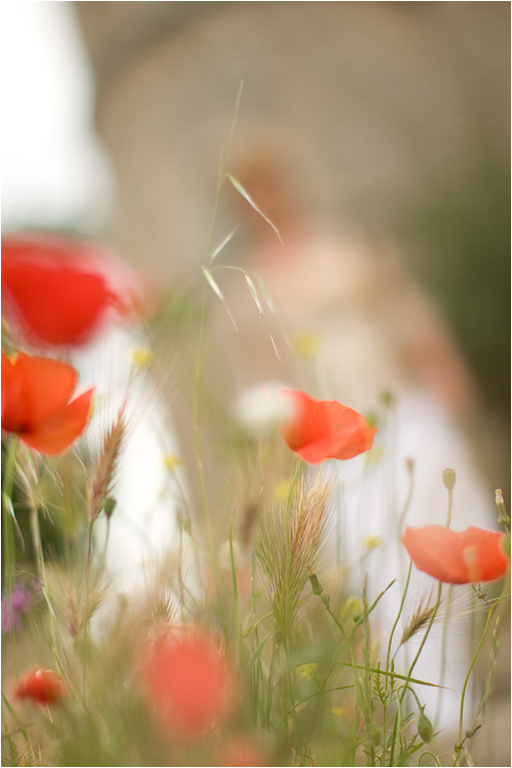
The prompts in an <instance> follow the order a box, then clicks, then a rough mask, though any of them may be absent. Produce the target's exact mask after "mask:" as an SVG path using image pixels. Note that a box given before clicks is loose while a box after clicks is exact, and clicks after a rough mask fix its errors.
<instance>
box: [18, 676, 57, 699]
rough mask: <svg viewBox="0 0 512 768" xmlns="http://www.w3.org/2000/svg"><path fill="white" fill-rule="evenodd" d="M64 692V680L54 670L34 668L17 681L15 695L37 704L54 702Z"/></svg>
mask: <svg viewBox="0 0 512 768" xmlns="http://www.w3.org/2000/svg"><path fill="white" fill-rule="evenodd" d="M65 693H66V685H65V683H64V680H63V679H62V677H61V676H60V675H58V674H57V673H56V672H52V671H51V670H48V669H35V670H33V671H32V672H29V673H28V675H26V676H25V677H24V678H23V679H22V680H20V681H19V683H18V686H17V688H16V696H17V697H18V698H19V699H29V700H30V701H33V702H37V703H38V704H56V703H57V702H58V701H60V699H62V697H63V696H64V695H65Z"/></svg>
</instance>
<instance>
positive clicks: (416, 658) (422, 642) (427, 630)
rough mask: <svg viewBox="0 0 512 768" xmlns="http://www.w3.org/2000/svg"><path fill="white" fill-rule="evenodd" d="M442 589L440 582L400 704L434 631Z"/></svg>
mask: <svg viewBox="0 0 512 768" xmlns="http://www.w3.org/2000/svg"><path fill="white" fill-rule="evenodd" d="M442 588H443V583H442V582H441V581H440V582H439V587H438V589H437V600H436V603H435V605H434V610H433V611H432V615H431V617H430V621H429V623H428V626H427V629H426V631H425V634H424V635H423V638H422V641H421V643H420V647H419V648H418V650H417V652H416V656H415V657H414V659H413V661H412V664H411V666H410V668H409V672H408V673H407V679H406V681H405V685H404V687H403V690H402V694H401V696H400V702H402V701H403V699H404V696H405V694H406V692H407V688H408V686H409V683H410V681H411V677H412V673H413V670H414V667H415V666H416V662H417V661H418V659H419V657H420V654H421V652H422V650H423V648H424V646H425V643H426V642H427V637H428V636H429V634H430V630H431V629H432V625H433V623H434V619H435V617H436V615H437V611H438V610H439V606H440V604H441V591H442Z"/></svg>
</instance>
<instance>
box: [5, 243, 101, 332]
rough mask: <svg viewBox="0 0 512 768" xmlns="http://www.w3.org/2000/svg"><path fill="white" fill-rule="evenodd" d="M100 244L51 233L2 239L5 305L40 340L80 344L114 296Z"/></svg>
mask: <svg viewBox="0 0 512 768" xmlns="http://www.w3.org/2000/svg"><path fill="white" fill-rule="evenodd" d="M97 259H98V249H96V248H92V247H91V246H89V245H88V244H86V243H79V242H75V241H72V240H66V239H60V238H55V237H49V236H41V235H38V236H15V235H14V236H10V237H5V238H3V239H2V293H3V300H4V309H5V311H6V312H7V316H9V315H11V316H12V317H13V318H14V319H15V320H16V322H17V323H18V324H19V326H20V327H21V329H22V331H23V333H24V334H25V335H26V336H27V337H28V338H29V339H30V340H33V341H36V342H39V343H41V342H42V343H47V344H55V345H72V344H80V343H83V342H85V341H87V340H88V339H89V338H90V337H91V335H92V334H93V333H94V332H95V331H96V330H97V328H98V326H99V324H100V323H101V321H102V319H103V316H104V314H105V313H106V311H107V310H108V309H109V307H110V306H112V305H113V303H114V300H115V296H114V294H113V292H112V290H111V288H110V285H109V283H108V281H107V279H106V278H105V276H104V275H103V274H102V272H101V270H100V269H99V267H98V264H97Z"/></svg>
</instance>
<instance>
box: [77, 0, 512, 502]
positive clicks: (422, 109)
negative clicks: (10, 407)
mask: <svg viewBox="0 0 512 768" xmlns="http://www.w3.org/2000/svg"><path fill="white" fill-rule="evenodd" d="M74 7H75V9H76V12H77V14H78V17H79V20H80V23H81V28H82V31H83V36H84V40H85V42H86V45H87V47H88V49H89V51H90V55H91V60H92V63H93V66H94V70H95V73H96V81H97V125H98V129H99V132H100V135H101V137H102V139H103V141H104V142H105V144H106V146H107V149H108V151H109V154H110V156H111V158H112V161H113V165H114V171H115V177H116V183H117V196H116V206H115V214H114V217H113V220H112V222H111V230H110V232H109V233H108V237H110V239H111V240H112V241H113V242H114V243H115V244H116V245H117V246H118V247H119V248H120V249H121V250H122V251H123V252H124V253H125V254H126V255H127V256H128V257H129V258H130V259H131V260H132V261H133V262H134V263H136V264H137V265H138V266H139V267H140V266H144V267H146V268H148V269H153V271H156V272H157V273H158V275H159V280H163V279H166V278H171V277H172V278H173V280H177V279H179V278H180V277H181V278H183V277H186V278H187V279H192V280H194V281H200V280H201V279H202V278H201V274H200V271H199V270H198V268H197V267H198V264H199V263H201V262H203V261H204V259H205V254H206V248H207V243H208V238H209V231H210V224H211V218H212V212H213V208H214V200H215V188H216V183H217V174H218V168H219V160H220V152H221V147H222V146H225V145H226V141H227V137H228V135H229V130H230V125H231V122H232V120H233V113H234V108H235V102H236V96H237V92H238V89H239V84H240V81H241V80H243V82H244V85H243V94H242V102H241V106H240V110H239V114H238V119H237V124H236V130H235V137H234V144H233V156H234V159H235V167H236V158H237V157H242V158H243V157H244V153H245V154H247V153H249V154H250V153H251V150H252V149H254V147H255V146H262V145H264V144H265V142H269V145H270V146H271V147H272V150H271V151H272V152H273V154H274V156H277V157H278V158H279V156H280V154H282V159H283V163H284V168H287V167H288V168H291V169H292V170H293V173H294V174H295V177H296V182H295V185H296V188H297V189H300V195H301V199H302V205H303V206H304V209H305V210H306V211H307V213H308V214H309V215H315V214H321V215H322V216H323V217H324V218H325V219H326V220H330V221H331V222H333V223H335V224H340V223H341V224H343V222H345V221H347V222H354V223H355V224H356V225H358V226H360V227H361V228H362V229H363V230H364V231H366V232H370V233H372V232H373V233H378V234H385V235H392V236H394V237H395V238H396V239H398V241H399V243H400V245H401V250H402V253H403V255H404V257H405V258H406V259H407V260H408V263H409V266H410V268H411V269H412V270H413V271H414V272H415V273H416V274H417V276H419V278H420V279H421V280H422V281H423V282H424V283H425V284H426V286H427V287H429V288H430V289H431V291H432V292H433V293H434V295H435V297H436V300H437V302H438V305H439V307H440V309H441V311H442V312H443V313H444V315H445V316H446V317H447V318H448V320H449V322H450V323H451V325H452V327H453V328H454V330H455V334H456V336H457V338H458V340H459V343H460V344H461V345H462V347H463V349H464V352H465V354H466V357H467V358H468V359H469V362H470V364H471V365H472V368H473V370H474V372H475V373H476V376H477V381H478V384H479V387H480V390H481V393H482V394H483V395H484V398H486V399H487V404H488V410H487V412H486V414H485V415H484V416H483V417H482V430H483V432H482V434H480V431H479V429H477V432H476V440H475V443H476V445H477V447H478V445H479V444H483V443H484V442H485V440H486V432H485V431H486V429H487V426H488V425H489V424H492V429H493V430H494V436H495V437H494V439H493V440H492V441H491V443H492V444H493V445H494V446H495V450H490V451H488V450H487V449H485V450H482V451H481V459H482V461H483V462H484V463H487V469H488V474H489V477H490V479H491V478H492V482H495V483H498V484H502V485H504V486H505V487H507V485H508V471H507V467H508V466H509V458H508V457H509V452H508V451H509V448H508V446H509V442H510V440H509V431H508V422H509V415H510V300H509V285H510V279H509V275H510V172H509V164H510V160H509V157H510V138H509V137H510V128H509V124H510V5H509V4H508V3H503V2H412V3H411V2H364V3H361V2H115V3H112V2H77V3H75V4H74ZM292 175H293V174H292ZM236 223H237V221H236V218H233V212H232V208H231V207H230V205H229V200H228V201H227V204H226V201H224V200H221V205H220V206H219V216H218V222H217V229H216V240H217V241H220V240H221V239H222V237H223V236H224V235H225V233H226V232H227V231H229V228H232V227H233V225H234V224H236ZM242 230H243V228H242ZM239 238H242V240H241V242H242V243H243V238H244V233H243V231H242V233H239V234H237V245H238V243H239V242H240V240H239ZM239 250H243V248H242V249H238V250H237V247H233V248H231V249H230V251H229V259H230V261H231V263H233V262H235V263H236V259H237V254H238V252H239ZM487 438H488V434H487ZM497 465H499V466H500V468H499V469H498V470H496V466H497Z"/></svg>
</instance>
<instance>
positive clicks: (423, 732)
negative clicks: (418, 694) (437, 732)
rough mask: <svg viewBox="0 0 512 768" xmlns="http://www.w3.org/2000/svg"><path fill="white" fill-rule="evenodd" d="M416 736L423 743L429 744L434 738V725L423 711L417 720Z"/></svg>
mask: <svg viewBox="0 0 512 768" xmlns="http://www.w3.org/2000/svg"><path fill="white" fill-rule="evenodd" d="M418 736H419V737H420V739H421V740H422V741H424V742H425V744H430V742H431V741H432V739H433V738H434V726H433V725H432V723H431V722H430V720H429V719H428V717H427V716H426V714H425V713H424V712H422V713H421V715H420V717H419V720H418Z"/></svg>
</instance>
